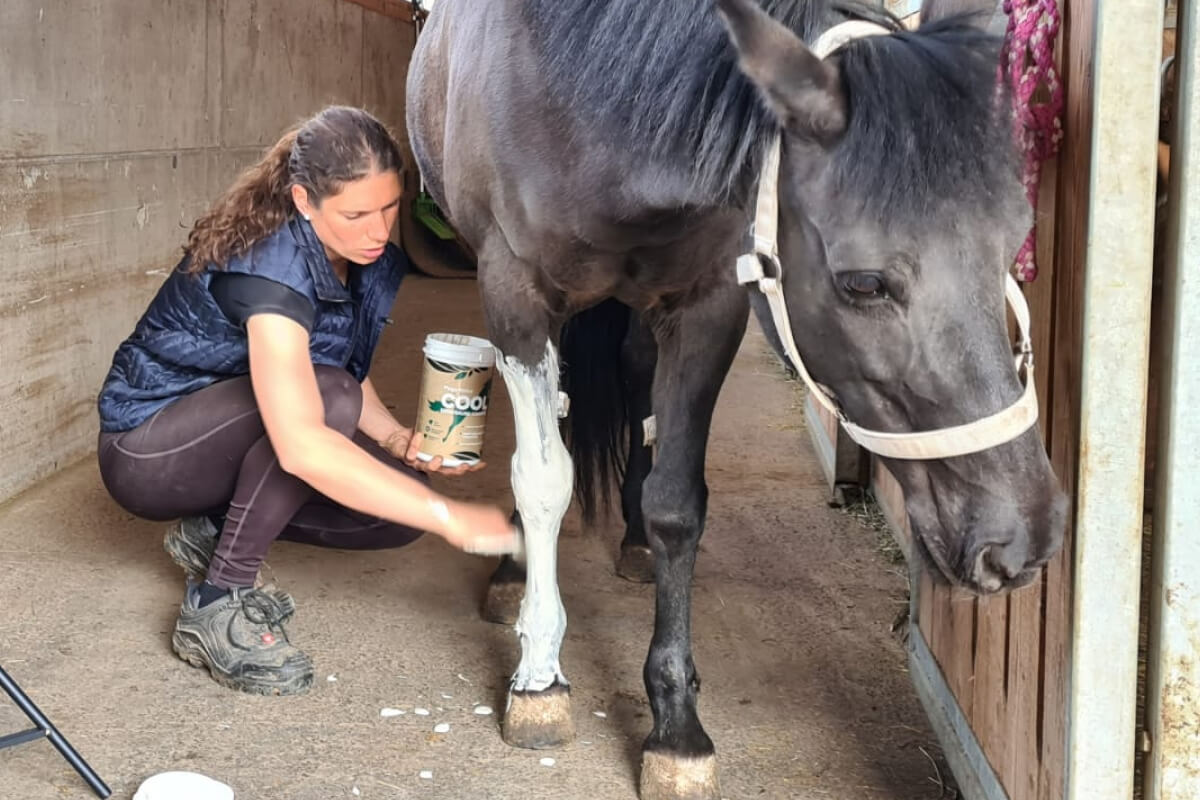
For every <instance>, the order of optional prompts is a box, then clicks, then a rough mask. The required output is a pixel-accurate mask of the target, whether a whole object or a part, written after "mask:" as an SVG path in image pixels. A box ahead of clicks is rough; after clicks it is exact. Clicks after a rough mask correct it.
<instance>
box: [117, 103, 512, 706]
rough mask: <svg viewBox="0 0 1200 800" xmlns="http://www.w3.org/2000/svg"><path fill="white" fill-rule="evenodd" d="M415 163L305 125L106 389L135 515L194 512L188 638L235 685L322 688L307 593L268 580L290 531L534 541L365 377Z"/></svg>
mask: <svg viewBox="0 0 1200 800" xmlns="http://www.w3.org/2000/svg"><path fill="white" fill-rule="evenodd" d="M401 166H402V165H401V157H400V151H399V148H398V147H397V145H396V142H395V141H394V140H393V139H392V137H391V136H390V135H389V134H388V132H387V130H386V129H385V128H384V126H383V125H382V124H380V123H379V121H378V120H376V119H375V118H373V117H372V116H370V115H369V114H367V113H366V112H363V111H361V110H358V109H353V108H345V107H332V108H328V109H326V110H324V111H322V112H321V113H320V114H318V115H317V116H315V117H313V118H312V119H310V120H308V121H307V122H305V123H304V124H303V125H301V126H299V127H298V128H296V129H295V130H293V131H291V132H289V133H287V134H286V135H285V136H284V137H283V138H282V139H280V140H279V142H278V143H277V144H276V145H275V146H274V147H273V148H271V150H270V152H268V153H267V155H266V156H265V157H264V158H263V160H262V161H260V162H259V163H258V164H255V165H254V166H252V167H250V168H249V169H247V170H246V171H245V172H244V173H243V174H242V175H241V176H240V177H239V178H238V179H237V181H236V182H235V183H234V184H233V186H232V187H231V188H230V189H229V190H228V192H226V194H225V195H224V196H223V197H222V198H220V199H219V200H218V201H217V203H216V205H214V206H213V208H212V209H211V210H210V211H209V212H208V213H207V214H206V215H205V216H203V217H202V218H201V219H200V220H198V221H197V222H196V224H195V227H194V228H193V229H192V231H191V234H190V235H189V237H188V241H187V245H186V247H185V248H184V253H185V255H184V258H183V260H182V262H181V263H180V264H179V266H178V267H177V268H176V269H175V271H174V272H173V273H172V274H171V275H170V276H169V277H168V278H167V280H166V281H165V282H164V284H163V286H162V288H161V289H159V291H158V294H157V295H156V296H155V298H154V300H153V301H152V302H151V303H150V306H149V308H148V309H147V310H146V312H145V314H144V315H143V316H142V318H141V320H139V322H138V323H137V326H136V328H135V329H134V331H133V334H132V335H131V336H130V337H129V338H128V339H126V340H125V342H123V343H122V344H121V346H120V347H119V348H118V350H117V352H116V355H115V356H114V358H113V363H112V368H111V370H110V371H109V373H108V377H107V379H106V380H105V382H104V387H103V389H102V390H101V392H100V397H99V412H100V423H101V425H100V431H101V432H100V442H99V460H100V472H101V475H102V477H103V480H104V484H105V486H106V487H107V489H108V491H109V493H110V494H111V495H112V496H113V498H114V499H115V500H116V501H117V502H118V503H119V504H120V505H122V506H123V507H124V508H125V509H127V510H128V511H129V512H131V513H133V514H135V515H137V516H140V517H144V518H147V519H155V520H169V519H175V518H179V517H182V518H183V519H182V521H181V522H179V523H178V524H176V525H174V526H172V527H171V528H170V529H169V530H168V532H167V536H166V540H165V544H166V548H167V551H168V552H169V553H171V555H172V557H173V558H174V559H175V560H176V561H177V562H178V563H179V564H180V565H181V566H183V567H184V568H185V570H187V571H188V573H189V575H190V577H191V578H192V580H189V583H188V592H187V595H186V597H185V599H184V602H183V604H182V606H181V608H180V612H179V619H178V621H177V622H176V624H175V631H174V634H173V636H172V638H171V644H172V646H173V647H174V649H175V652H176V653H178V654H179V656H180V657H181V658H183V659H185V660H187V661H188V662H189V663H191V664H193V665H194V666H204V667H207V668H208V670H209V672H210V673H211V674H212V676H213V678H215V679H216V680H217V681H218V682H220V683H222V684H224V685H227V686H230V687H234V688H237V689H241V690H243V691H248V692H255V693H261V694H294V693H299V692H303V691H305V690H306V689H307V688H308V687H309V686H311V684H312V678H313V666H312V662H311V661H310V660H309V658H308V656H306V655H305V654H304V653H303V652H301V651H300V650H299V649H297V648H296V647H295V646H293V645H292V644H291V643H290V642H289V641H288V638H287V634H286V632H285V630H284V627H283V623H284V620H285V619H287V618H288V617H290V616H291V614H292V612H293V611H294V610H295V606H294V604H293V602H292V600H291V597H290V596H289V595H287V594H286V593H283V592H279V591H270V592H268V591H264V590H261V589H256V588H255V578H256V576H257V574H258V571H259V567H260V566H261V565H262V563H263V558H264V557H265V555H266V552H267V549H268V548H269V547H270V545H271V542H273V541H274V540H275V539H279V538H282V539H288V540H291V541H299V542H306V543H310V544H316V545H322V546H332V547H343V548H379V547H397V546H402V545H404V544H408V543H409V542H411V541H413V540H414V539H416V538H417V537H418V536H419V535H420V533H419V532H420V531H431V532H433V533H436V534H439V535H441V536H443V537H444V538H445V539H446V540H447V541H449V542H450V543H451V544H452V545H454V546H456V547H459V548H462V549H464V550H468V551H471V552H489V553H500V552H509V551H512V550H514V549H517V548H518V547H519V546H520V542H519V538H518V535H517V533H516V532H515V530H514V529H513V528H512V526H511V525H510V523H509V520H508V518H507V517H506V516H505V514H504V513H503V512H502V511H501V510H500V509H498V508H495V507H490V506H481V505H474V504H467V503H460V502H455V501H452V500H450V499H447V498H444V497H442V496H439V495H438V494H437V493H435V492H433V491H432V490H431V489H429V488H428V486H427V479H426V478H425V476H424V475H421V474H420V472H418V470H429V471H438V470H440V471H441V472H443V473H448V474H460V473H462V472H464V471H466V468H462V467H460V468H458V469H456V470H447V469H441V460H440V459H436V458H435V459H434V460H433V461H432V462H430V463H429V464H422V463H421V462H419V461H418V460H417V459H416V453H417V450H418V449H419V445H420V435H419V434H417V435H414V434H413V432H412V431H411V430H409V429H408V428H406V427H405V426H404V425H402V424H400V423H399V422H398V421H397V420H396V419H395V418H394V417H393V416H392V414H391V413H390V412H389V411H388V409H387V408H386V406H384V404H383V402H382V401H381V400H380V399H379V395H378V394H377V393H376V391H375V388H374V386H372V384H371V380H370V378H368V377H367V371H368V367H369V366H370V363H371V357H372V354H373V352H374V350H375V345H376V343H377V342H378V340H379V334H380V332H381V331H382V329H383V326H384V323H385V322H386V321H387V314H388V312H389V310H390V308H391V306H392V302H393V300H394V299H395V296H396V291H397V288H398V287H399V284H400V279H401V277H402V275H403V273H404V271H405V267H406V263H407V261H406V259H405V257H404V255H403V254H402V253H401V252H400V250H399V249H398V248H396V247H395V246H394V245H392V244H389V242H388V238H389V235H390V234H391V231H392V227H393V225H394V224H395V222H396V217H397V214H398V209H399V205H400V191H401V190H400V187H401V182H400V171H401ZM478 466H482V465H478ZM476 468H477V467H476ZM201 579H203V580H201Z"/></svg>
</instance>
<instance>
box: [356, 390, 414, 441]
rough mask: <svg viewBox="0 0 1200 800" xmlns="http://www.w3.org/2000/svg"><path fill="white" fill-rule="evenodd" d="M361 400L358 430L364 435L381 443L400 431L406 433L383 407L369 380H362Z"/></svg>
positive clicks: (384, 406)
mask: <svg viewBox="0 0 1200 800" xmlns="http://www.w3.org/2000/svg"><path fill="white" fill-rule="evenodd" d="M362 398H363V403H362V413H361V414H359V417H358V429H359V430H360V431H362V432H363V433H364V434H366V435H367V436H369V437H371V438H372V439H374V440H375V441H377V442H380V443H382V442H386V441H387V440H388V439H389V438H390V437H392V436H393V435H394V434H396V433H398V432H400V431H404V432H408V428H407V427H406V426H404V425H403V424H401V423H400V421H399V420H397V419H396V417H395V416H394V415H393V414H392V412H391V410H390V409H389V408H388V407H387V406H386V405H384V403H383V400H382V399H381V398H380V397H379V393H378V392H377V391H375V386H374V384H372V383H371V379H370V378H365V379H363V382H362Z"/></svg>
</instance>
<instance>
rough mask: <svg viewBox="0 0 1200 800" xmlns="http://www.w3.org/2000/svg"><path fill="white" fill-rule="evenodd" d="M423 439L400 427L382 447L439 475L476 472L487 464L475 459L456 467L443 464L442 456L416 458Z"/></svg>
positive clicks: (412, 464)
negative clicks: (423, 458)
mask: <svg viewBox="0 0 1200 800" xmlns="http://www.w3.org/2000/svg"><path fill="white" fill-rule="evenodd" d="M424 441H425V434H423V433H420V432H416V433H414V432H413V431H412V430H410V429H408V428H405V427H401V428H399V429H397V430H396V431H395V433H393V434H392V435H391V436H389V437H388V438H387V439H386V440H385V441H384V442H382V444H383V447H384V449H385V450H387V451H388V452H389V453H391V454H392V455H393V456H395V457H396V458H398V459H400V460H402V461H403V462H404V463H405V464H408V465H409V466H410V467H412V468H413V469H416V470H420V471H421V472H436V473H438V474H439V475H463V474H466V473H468V472H476V471H478V470H481V469H483V468H484V467H485V466H487V464H486V462H483V461H477V462H475V463H474V464H460V465H459V466H457V467H446V466H443V463H442V457H441V456H434V457H433V459H432V460H431V461H422V460H421V459H419V458H417V454H418V453H420V452H421V443H422V442H424Z"/></svg>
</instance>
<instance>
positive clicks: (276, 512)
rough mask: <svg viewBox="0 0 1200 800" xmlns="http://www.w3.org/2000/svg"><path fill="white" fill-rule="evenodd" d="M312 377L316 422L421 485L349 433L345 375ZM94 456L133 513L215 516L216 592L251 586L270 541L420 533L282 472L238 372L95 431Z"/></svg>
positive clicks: (363, 541)
mask: <svg viewBox="0 0 1200 800" xmlns="http://www.w3.org/2000/svg"><path fill="white" fill-rule="evenodd" d="M316 373H317V385H318V387H319V388H320V390H321V400H322V402H323V403H324V406H325V424H326V425H328V426H329V427H330V428H333V429H334V430H336V431H338V432H340V433H342V434H344V435H345V436H348V437H353V439H354V442H355V443H356V444H358V445H359V446H360V447H362V448H363V449H364V450H366V451H367V452H368V453H370V454H371V455H373V456H375V458H377V459H379V460H380V461H382V462H384V463H385V464H387V465H388V466H390V467H392V468H394V469H398V470H401V471H403V472H404V473H405V474H408V475H412V476H413V477H415V478H417V479H418V480H421V481H427V480H428V478H427V477H426V475H425V474H424V473H422V472H418V471H416V470H414V469H412V468H411V467H409V466H408V465H407V464H405V463H404V462H402V461H400V460H398V459H396V458H393V457H392V456H391V455H390V454H389V453H388V452H387V451H385V450H384V449H383V448H382V447H380V446H379V445H378V444H376V443H375V442H374V441H372V440H371V439H369V438H368V437H366V436H364V435H363V434H362V433H360V432H359V431H358V418H359V415H360V413H361V411H362V387H360V386H359V384H358V382H357V381H356V380H354V377H353V376H351V375H350V374H349V373H348V372H346V371H345V370H342V369H338V368H336V367H325V366H318V367H316ZM99 460H100V475H101V478H102V479H103V481H104V485H105V487H106V488H107V489H108V492H109V494H111V495H112V497H113V499H114V500H116V501H117V503H119V504H120V505H121V506H122V507H123V508H125V510H127V511H129V512H130V513H131V514H134V515H135V516H138V517H142V518H145V519H152V520H170V519H175V518H177V517H191V516H201V515H208V516H210V517H221V516H223V517H224V518H225V522H224V526H223V527H222V529H221V536H220V539H219V540H218V542H217V550H216V553H215V555H214V556H213V559H212V562H211V563H210V565H209V569H208V578H207V580H208V581H209V582H210V583H212V584H214V585H216V586H219V587H221V588H225V589H230V588H234V587H238V586H251V585H253V583H254V578H255V576H256V575H257V574H258V570H259V567H261V566H262V562H263V559H264V558H265V557H266V554H267V549H268V548H269V547H270V546H271V542H273V541H275V540H276V539H286V540H289V541H293V542H303V543H305V544H313V545H317V546H319V547H340V548H345V549H351V550H374V549H382V548H387V547H401V546H403V545H406V544H409V543H411V542H412V541H413V540H415V539H416V538H417V537H418V536H420V535H421V532H420V531H417V530H414V529H412V528H408V527H405V526H402V525H397V524H395V523H392V522H388V521H387V520H383V519H379V518H377V517H372V516H368V515H366V514H362V513H359V512H358V511H354V510H352V509H349V508H346V507H345V506H342V505H340V504H338V503H336V502H334V501H333V500H331V499H329V498H328V497H325V496H324V495H322V494H320V493H318V492H316V491H315V490H314V489H313V488H312V487H310V486H309V485H308V484H306V483H305V482H304V481H302V480H300V479H299V478H297V477H295V476H293V475H289V474H288V473H286V472H284V471H283V470H282V469H281V468H280V467H279V461H278V459H276V457H275V450H274V449H273V448H272V447H271V442H270V440H269V439H268V438H267V436H266V433H265V430H264V429H263V423H262V418H261V416H259V412H258V404H257V403H256V401H255V399H254V391H253V389H252V388H251V386H250V378H249V377H248V376H246V377H240V378H232V379H230V380H225V381H221V382H220V383H216V384H213V385H212V386H209V387H207V388H204V389H201V390H199V391H197V392H194V393H192V394H190V395H187V396H185V397H183V398H181V399H179V400H177V401H175V402H174V403H172V404H171V405H169V406H167V407H166V408H164V409H163V410H162V411H159V412H158V413H157V414H155V415H154V416H153V417H151V418H150V419H148V420H146V421H145V422H143V423H142V424H141V425H139V426H138V427H136V428H134V429H133V430H130V431H125V432H123V433H101V434H100V444H99Z"/></svg>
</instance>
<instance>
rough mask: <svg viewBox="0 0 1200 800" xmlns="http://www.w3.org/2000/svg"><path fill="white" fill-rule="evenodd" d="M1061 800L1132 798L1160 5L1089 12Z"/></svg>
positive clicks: (1130, 2) (1137, 1) (1100, 7)
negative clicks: (1087, 153) (1087, 155)
mask: <svg viewBox="0 0 1200 800" xmlns="http://www.w3.org/2000/svg"><path fill="white" fill-rule="evenodd" d="M1094 13H1095V18H1096V27H1095V34H1094V36H1095V40H1094V41H1095V48H1094V59H1093V76H1094V83H1093V94H1092V103H1093V124H1092V129H1091V141H1092V159H1091V169H1090V191H1089V195H1090V210H1089V215H1088V226H1087V234H1088V235H1087V240H1086V241H1087V249H1086V262H1085V263H1086V267H1085V270H1086V272H1085V280H1084V293H1083V302H1084V306H1083V357H1082V362H1081V376H1082V379H1081V383H1080V417H1079V419H1080V428H1079V430H1080V452H1079V472H1078V502H1077V514H1076V526H1075V535H1076V538H1075V553H1074V563H1075V593H1074V605H1073V610H1072V621H1073V635H1072V642H1071V680H1070V689H1069V693H1068V711H1067V720H1068V723H1067V728H1068V731H1069V732H1070V737H1071V738H1070V743H1069V747H1068V752H1067V798H1068V800H1107V798H1113V800H1126V799H1127V798H1128V797H1129V794H1130V791H1131V789H1132V785H1133V765H1134V757H1133V753H1134V741H1135V727H1136V719H1135V717H1136V714H1135V710H1136V695H1137V637H1138V604H1139V585H1140V578H1141V537H1142V499H1143V498H1142V494H1143V478H1144V474H1143V470H1144V455H1145V428H1146V424H1145V423H1146V383H1147V369H1148V355H1147V352H1148V348H1149V329H1150V288H1151V282H1152V278H1153V249H1154V195H1155V179H1156V160H1157V152H1156V151H1157V141H1158V71H1159V58H1158V54H1159V50H1160V48H1161V40H1162V23H1163V2H1162V0H1124V2H1122V3H1097V4H1096V6H1095V11H1094Z"/></svg>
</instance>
